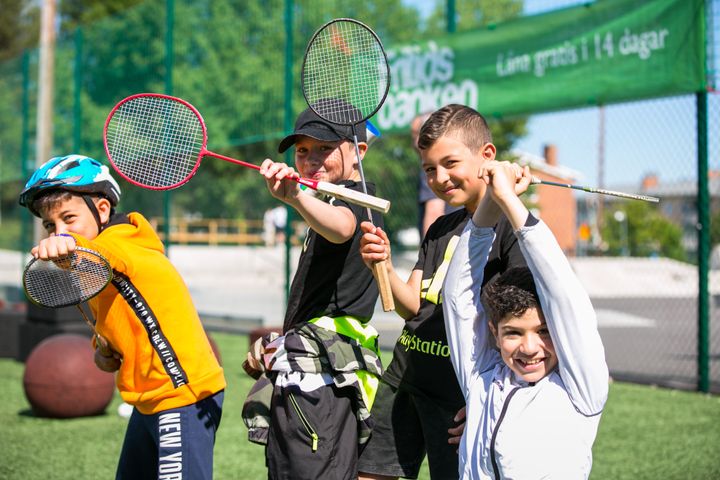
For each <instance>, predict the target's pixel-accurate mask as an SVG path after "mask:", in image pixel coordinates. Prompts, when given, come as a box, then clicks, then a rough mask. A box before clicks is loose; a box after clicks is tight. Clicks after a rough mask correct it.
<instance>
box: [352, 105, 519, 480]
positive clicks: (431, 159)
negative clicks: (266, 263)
mask: <svg viewBox="0 0 720 480" xmlns="http://www.w3.org/2000/svg"><path fill="white" fill-rule="evenodd" d="M418 148H419V150H420V155H421V158H422V168H423V171H424V172H425V175H426V177H427V182H428V185H429V186H430V188H431V189H432V190H433V192H434V193H435V194H436V195H437V196H438V197H439V198H440V199H442V200H444V201H446V202H447V203H448V204H450V205H452V206H455V207H464V208H462V209H461V210H458V211H455V212H452V213H450V214H447V215H444V216H442V217H440V218H438V219H437V221H435V223H433V224H432V225H431V226H430V228H429V229H428V232H427V234H426V235H425V237H424V239H423V242H422V245H421V246H420V253H419V256H418V261H417V263H416V264H415V268H414V269H413V271H412V273H411V274H410V278H409V279H408V280H407V282H405V281H403V280H402V279H401V278H400V277H399V276H398V275H397V273H396V272H395V271H394V269H393V268H392V266H391V265H392V262H387V264H388V273H389V276H390V284H391V288H392V292H393V297H394V299H395V307H396V311H397V312H398V314H399V315H400V316H402V317H403V318H404V319H405V327H404V329H403V331H402V333H401V335H400V337H399V338H398V340H397V343H396V345H395V350H394V352H393V360H392V362H391V363H390V365H389V366H388V368H387V371H386V372H385V374H384V375H383V377H382V382H381V384H380V388H379V390H378V393H377V398H376V401H375V404H374V407H373V410H372V414H373V418H374V420H375V426H374V428H373V433H372V436H371V438H370V441H369V443H368V445H367V447H366V448H365V449H364V450H363V452H362V456H361V458H360V463H359V469H360V472H361V473H360V477H359V478H361V479H363V478H365V479H378V478H393V477H407V478H417V475H418V472H419V470H420V466H421V465H422V462H423V460H424V458H425V454H426V453H427V455H428V463H429V467H430V476H431V477H432V478H442V479H447V478H457V477H458V456H457V453H456V446H455V445H454V443H457V442H458V441H459V438H458V437H454V438H451V439H450V441H448V433H452V434H455V435H457V434H458V433H459V432H460V431H461V429H458V428H457V427H458V425H457V422H458V421H460V420H462V418H463V417H464V405H465V402H464V400H463V395H462V392H461V391H460V387H459V385H458V382H457V378H456V376H455V372H454V370H453V367H452V364H451V362H450V349H449V347H448V343H447V338H446V335H445V323H444V319H443V309H442V285H443V281H444V280H445V272H446V271H447V267H448V264H449V262H450V259H451V257H452V254H453V251H454V249H455V245H456V244H457V241H458V239H459V236H460V233H461V232H462V231H463V228H464V226H465V224H466V223H467V221H468V219H469V218H470V216H471V215H472V213H473V212H474V211H475V209H476V208H477V206H478V204H479V203H480V200H481V199H482V197H483V195H484V194H485V191H486V186H485V184H484V182H483V181H482V180H481V179H480V178H478V173H479V171H480V167H481V166H482V165H483V164H484V163H485V162H487V161H490V160H494V159H495V154H496V150H495V146H494V145H493V144H492V138H491V134H490V130H489V129H488V126H487V123H486V121H485V119H484V118H483V116H482V115H480V114H479V113H478V112H476V111H475V110H473V109H472V108H469V107H466V106H463V105H447V106H445V107H443V108H441V109H439V110H437V111H436V112H434V113H433V114H432V115H431V116H430V118H428V120H427V121H426V122H425V123H424V124H423V126H422V128H421V129H420V135H419V138H418ZM361 228H362V230H363V232H365V233H364V235H363V238H362V241H361V252H362V257H363V260H364V261H365V262H366V264H367V265H368V266H369V265H370V264H371V263H372V262H376V261H379V260H384V259H390V241H389V239H388V237H387V235H386V234H385V232H384V231H383V230H382V228H380V227H376V226H373V225H372V224H370V223H367V222H365V223H363V224H362V225H361ZM517 265H525V261H524V259H523V256H522V253H521V252H520V249H519V247H518V245H517V240H516V238H515V236H514V235H513V232H512V228H511V226H510V224H509V223H508V221H507V219H505V218H504V217H502V218H501V220H500V221H499V222H498V225H497V227H496V240H495V243H494V244H493V248H492V251H491V253H490V258H489V260H488V263H487V266H486V268H485V276H484V280H485V282H487V281H490V280H491V279H492V278H493V277H495V276H496V275H498V274H500V273H502V272H503V271H505V270H506V269H508V268H509V267H512V266H517Z"/></svg>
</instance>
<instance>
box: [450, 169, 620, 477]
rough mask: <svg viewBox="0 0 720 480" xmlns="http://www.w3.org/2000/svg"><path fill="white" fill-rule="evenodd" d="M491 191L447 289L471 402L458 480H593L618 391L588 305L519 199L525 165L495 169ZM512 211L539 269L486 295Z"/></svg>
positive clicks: (458, 367) (455, 354)
mask: <svg viewBox="0 0 720 480" xmlns="http://www.w3.org/2000/svg"><path fill="white" fill-rule="evenodd" d="M480 176H481V177H482V178H483V179H484V180H485V182H486V183H487V184H488V192H489V195H485V197H484V198H483V200H482V201H481V203H480V206H479V207H478V208H477V210H476V211H475V213H474V215H473V218H472V222H468V224H467V226H466V227H465V230H464V231H463V233H462V235H461V237H460V242H459V243H458V246H457V248H456V250H455V254H454V255H453V258H452V261H451V263H450V267H449V270H448V273H447V277H446V281H445V285H444V288H443V291H444V292H445V293H444V295H445V297H444V302H443V308H444V313H445V317H444V318H445V326H446V330H447V336H448V343H449V345H450V357H451V360H452V364H453V367H454V368H455V372H456V374H457V377H458V380H459V383H460V386H461V388H462V390H463V393H464V395H465V400H466V403H467V417H466V427H465V432H464V434H463V437H462V440H461V443H460V450H459V455H460V477H461V478H473V479H487V478H494V479H501V478H522V479H532V478H551V479H579V478H587V477H588V476H589V475H590V469H591V467H592V444H593V442H594V440H595V436H596V434H597V429H598V425H599V421H600V414H601V413H602V410H603V407H604V405H605V401H606V399H607V393H608V370H607V365H606V363H605V354H604V350H603V345H602V341H601V339H600V335H599V333H598V330H597V321H596V317H595V312H594V310H593V307H592V304H591V303H590V299H589V297H588V295H587V293H586V292H585V290H584V289H583V287H582V286H581V285H580V282H579V281H578V279H577V278H576V276H575V274H574V273H573V271H572V269H571V267H570V264H569V263H568V261H567V259H566V258H565V255H564V254H563V252H562V250H561V249H560V246H559V245H558V243H557V241H556V240H555V237H554V236H553V234H552V233H551V232H550V230H549V229H548V227H547V226H546V225H545V224H544V223H543V222H542V221H540V220H537V219H536V218H535V217H533V216H532V215H531V214H530V213H529V212H528V210H527V208H526V207H525V206H524V205H523V203H522V202H521V201H520V199H519V198H518V195H519V194H521V193H523V192H524V191H525V190H526V189H527V187H528V185H529V183H530V178H531V176H530V172H529V170H528V169H527V168H525V169H521V168H520V167H518V166H516V165H513V164H509V163H507V162H502V163H501V162H489V163H487V164H485V165H484V166H483V167H482V169H481V171H480ZM501 212H502V213H504V214H505V215H506V216H507V218H508V219H509V220H510V223H511V225H512V227H513V230H514V231H515V234H516V236H517V238H518V241H519V244H520V248H521V250H522V252H523V255H524V256H525V260H526V261H527V264H528V267H529V268H515V269H511V270H509V271H507V272H506V273H504V274H503V275H501V276H500V277H499V278H498V279H497V280H496V281H495V282H493V283H491V284H489V285H487V286H486V287H485V289H484V291H483V293H482V302H481V293H480V285H482V280H483V278H482V277H483V270H484V266H485V263H486V262H487V259H488V256H489V253H490V248H491V245H492V242H493V238H494V236H495V233H494V230H493V226H494V225H495V224H496V222H497V219H498V217H499V215H500V214H501Z"/></svg>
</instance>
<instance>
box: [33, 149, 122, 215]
mask: <svg viewBox="0 0 720 480" xmlns="http://www.w3.org/2000/svg"><path fill="white" fill-rule="evenodd" d="M50 190H68V191H71V192H77V193H79V194H100V195H102V196H104V197H105V198H107V199H108V201H109V202H110V204H111V205H112V206H113V207H115V206H117V204H118V202H119V201H120V187H119V186H118V184H117V182H116V181H115V179H114V178H112V176H110V170H109V169H108V168H107V167H106V166H105V165H103V164H101V163H100V162H98V161H97V160H95V159H92V158H90V157H86V156H84V155H66V156H64V157H55V158H51V159H50V160H48V161H47V162H45V163H44V164H43V165H42V166H41V167H40V168H38V169H37V170H36V171H35V173H33V176H32V177H30V180H28V182H27V183H26V184H25V188H24V189H23V191H22V192H20V205H22V206H24V207H27V208H28V209H29V210H30V211H31V212H32V213H33V215H35V216H36V217H39V216H40V213H39V212H37V211H35V209H34V208H33V202H34V201H35V199H36V198H37V197H38V195H41V194H44V193H47V192H48V191H50ZM83 198H85V201H86V203H87V202H88V201H89V199H88V198H86V197H85V196H84V195H83ZM93 207H94V204H93ZM91 210H93V213H94V214H95V215H96V216H97V214H96V212H95V211H94V208H91Z"/></svg>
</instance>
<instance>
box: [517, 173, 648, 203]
mask: <svg viewBox="0 0 720 480" xmlns="http://www.w3.org/2000/svg"><path fill="white" fill-rule="evenodd" d="M530 183H532V184H533V185H550V186H553V187H564V188H572V189H574V190H582V191H583V192H588V193H600V194H602V195H612V196H614V197H620V198H628V199H631V200H643V201H645V202H653V203H658V202H659V201H660V199H659V198H658V197H651V196H649V195H640V194H637V193H623V192H616V191H615V190H605V189H603V188H593V187H583V186H581V185H573V184H571V183H559V182H551V181H548V180H541V179H539V178H538V177H532V180H531V181H530Z"/></svg>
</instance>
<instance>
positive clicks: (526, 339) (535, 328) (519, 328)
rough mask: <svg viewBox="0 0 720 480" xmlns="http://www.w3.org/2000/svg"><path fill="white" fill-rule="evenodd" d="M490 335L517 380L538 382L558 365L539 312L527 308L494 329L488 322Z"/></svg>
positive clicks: (551, 342)
mask: <svg viewBox="0 0 720 480" xmlns="http://www.w3.org/2000/svg"><path fill="white" fill-rule="evenodd" d="M488 325H489V326H490V331H491V332H492V334H493V335H494V336H495V341H496V344H497V347H498V349H499V350H500V356H501V357H502V359H503V361H504V362H505V364H506V365H507V366H508V367H510V369H511V370H512V371H513V372H515V375H517V376H518V378H520V379H522V380H525V381H526V382H538V381H540V380H542V379H543V378H544V377H545V376H547V375H548V374H549V373H550V372H552V371H553V370H554V369H555V368H556V367H557V364H558V360H557V356H556V355H555V347H554V346H553V341H552V338H550V332H549V330H548V328H547V325H546V324H545V318H544V317H543V315H542V312H541V311H539V310H538V309H537V308H529V309H527V310H525V312H524V313H522V314H521V315H520V316H512V315H509V316H507V317H505V318H503V319H502V320H500V321H499V322H498V326H497V329H496V328H495V326H494V325H493V324H492V322H489V323H488Z"/></svg>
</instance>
